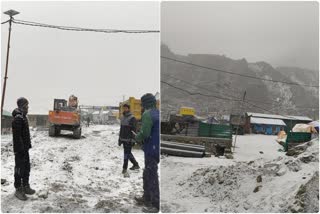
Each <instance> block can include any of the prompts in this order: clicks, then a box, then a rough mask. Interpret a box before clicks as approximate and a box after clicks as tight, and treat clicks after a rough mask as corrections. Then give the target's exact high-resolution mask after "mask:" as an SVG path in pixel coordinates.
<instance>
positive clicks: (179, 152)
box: [161, 141, 206, 158]
mask: <svg viewBox="0 0 320 214" xmlns="http://www.w3.org/2000/svg"><path fill="white" fill-rule="evenodd" d="M161 154H167V155H173V156H180V157H198V158H202V157H204V156H206V153H205V147H204V146H202V145H191V144H185V143H177V142H166V141H162V142H161Z"/></svg>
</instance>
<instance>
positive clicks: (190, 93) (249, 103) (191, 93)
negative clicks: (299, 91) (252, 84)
mask: <svg viewBox="0 0 320 214" xmlns="http://www.w3.org/2000/svg"><path fill="white" fill-rule="evenodd" d="M161 83H164V84H166V85H168V86H170V87H172V88H175V89H177V90H180V91H183V92H185V93H187V94H189V95H200V96H205V97H213V98H217V99H220V100H227V101H236V102H242V101H243V100H241V99H238V98H235V97H234V99H229V98H225V97H220V96H216V95H209V94H202V93H199V92H190V91H188V90H186V89H183V88H180V87H177V86H174V85H172V84H170V83H168V82H166V81H164V80H161ZM243 102H244V103H246V104H248V105H251V106H253V107H255V108H257V109H260V110H263V111H266V112H269V113H272V114H276V113H274V112H273V111H270V110H268V109H265V108H262V107H260V106H258V105H256V104H253V103H251V102H249V101H247V100H244V101H243ZM279 107H280V106H279ZM310 108H311V107H310ZM286 117H288V116H286Z"/></svg>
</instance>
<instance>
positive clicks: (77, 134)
mask: <svg viewBox="0 0 320 214" xmlns="http://www.w3.org/2000/svg"><path fill="white" fill-rule="evenodd" d="M73 137H74V138H75V139H80V138H81V127H77V128H75V129H74V130H73Z"/></svg>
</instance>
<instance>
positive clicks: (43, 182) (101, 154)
mask: <svg viewBox="0 0 320 214" xmlns="http://www.w3.org/2000/svg"><path fill="white" fill-rule="evenodd" d="M83 132H84V133H83V135H84V136H85V138H82V139H80V140H74V139H72V138H70V137H68V135H66V136H63V137H57V138H50V137H48V134H47V132H46V131H32V133H31V135H32V143H33V148H32V149H31V150H30V157H31V163H32V166H31V176H30V183H31V186H32V187H33V188H35V189H36V190H37V194H36V195H33V196H30V197H29V200H28V201H26V202H21V201H18V200H17V199H16V198H15V197H14V195H13V193H14V187H13V168H14V156H13V152H12V136H11V135H9V136H2V143H1V153H2V156H1V178H4V179H6V180H7V183H6V184H5V185H2V186H1V187H2V188H1V205H2V207H1V210H2V212H29V213H35V212H142V207H138V206H136V204H135V203H134V198H133V197H134V196H135V195H141V194H142V169H140V170H139V171H137V172H131V173H130V178H124V177H123V176H122V174H121V171H122V163H123V162H122V160H123V148H122V147H119V146H118V145H117V142H118V133H119V126H92V127H89V128H85V127H84V128H83ZM133 153H134V155H135V157H136V158H137V161H138V162H139V163H140V165H141V166H143V165H144V164H143V153H142V151H141V150H140V149H134V150H133ZM130 165H131V164H129V167H130ZM46 196H47V198H46Z"/></svg>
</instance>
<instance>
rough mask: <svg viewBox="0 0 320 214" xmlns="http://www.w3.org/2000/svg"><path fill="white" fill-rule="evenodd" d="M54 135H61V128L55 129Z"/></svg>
mask: <svg viewBox="0 0 320 214" xmlns="http://www.w3.org/2000/svg"><path fill="white" fill-rule="evenodd" d="M54 133H55V136H58V135H60V133H61V129H60V128H59V127H55V130H54Z"/></svg>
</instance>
